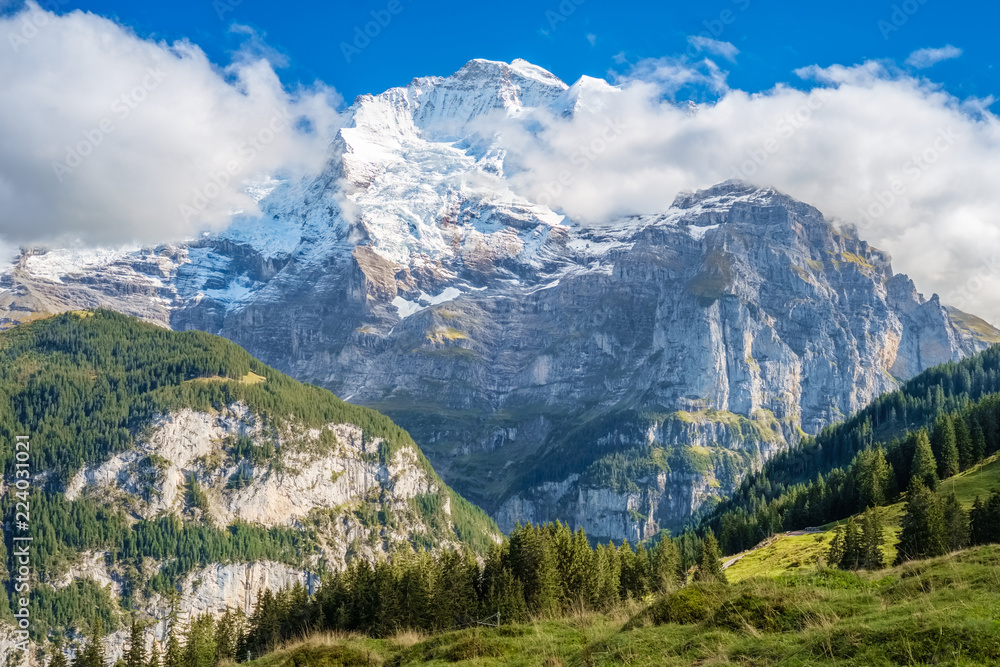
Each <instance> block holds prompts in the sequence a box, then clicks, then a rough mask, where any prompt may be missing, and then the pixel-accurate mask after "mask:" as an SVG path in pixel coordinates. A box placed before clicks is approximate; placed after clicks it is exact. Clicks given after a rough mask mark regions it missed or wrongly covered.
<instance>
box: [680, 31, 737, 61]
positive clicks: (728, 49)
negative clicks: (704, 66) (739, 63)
mask: <svg viewBox="0 0 1000 667" xmlns="http://www.w3.org/2000/svg"><path fill="white" fill-rule="evenodd" d="M688 44H690V45H691V46H693V47H694V48H695V49H697V50H698V51H705V52H707V53H711V54H713V55H717V56H722V57H723V58H725V59H726V60H728V61H730V62H736V56H738V55H739V54H740V50H739V49H738V48H736V46H735V45H734V44H731V43H729V42H720V41H719V40H717V39H712V38H711V37H705V36H704V35H691V36H690V37H688Z"/></svg>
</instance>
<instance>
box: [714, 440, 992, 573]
mask: <svg viewBox="0 0 1000 667" xmlns="http://www.w3.org/2000/svg"><path fill="white" fill-rule="evenodd" d="M993 489H1000V457H997V456H994V457H992V458H990V459H987V460H986V461H984V462H983V463H982V464H980V465H978V466H976V467H974V468H971V469H969V470H966V471H965V472H963V473H960V474H958V475H955V476H954V477H950V478H948V479H946V480H944V481H942V482H941V485H940V487H939V488H938V493H941V494H947V493H951V492H954V493H955V496H956V497H957V498H958V500H959V502H961V503H962V506H963V507H965V509H969V508H970V507H972V502H973V501H974V500H975V498H976V496H980V497H981V498H982V499H983V500H984V501H985V500H986V499H987V498H988V497H989V495H990V492H991V491H992V490H993ZM903 506H904V503H902V502H899V503H896V504H894V505H889V506H888V507H885V508H883V511H884V512H885V513H886V514H885V520H886V526H887V527H886V545H885V553H886V562H889V563H891V562H893V560H894V559H895V558H896V542H897V541H898V540H899V531H900V527H899V522H900V519H902V516H903ZM844 523H847V521H846V520H844V521H838V522H835V523H831V524H828V525H826V526H822V527H821V530H820V531H819V532H815V533H805V534H791V535H790V534H782V535H777V536H775V537H774V538H773V539H772V540H771V541H770V542H769V543H768V544H767V546H765V547H763V548H761V549H756V550H753V551H750V552H747V553H746V554H744V555H742V557H740V559H739V560H738V561H737V562H736V563H734V564H733V565H732V566H731V567H729V568H728V569H727V570H726V576H728V577H729V579H730V581H739V580H743V579H748V578H750V577H757V576H775V575H781V574H786V573H790V572H795V571H801V570H803V569H808V568H810V567H814V566H815V565H816V563H817V562H818V560H819V559H821V558H825V556H826V552H827V551H828V550H829V548H830V542H831V540H832V539H833V531H834V528H836V526H837V525H842V524H844ZM726 560H729V559H728V558H727V559H726Z"/></svg>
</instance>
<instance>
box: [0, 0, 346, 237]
mask: <svg viewBox="0 0 1000 667" xmlns="http://www.w3.org/2000/svg"><path fill="white" fill-rule="evenodd" d="M0 37H2V41H3V43H2V44H0V90H3V104H0V136H2V137H3V138H4V140H3V142H2V143H0V237H2V238H3V239H4V240H5V241H6V242H7V243H45V242H53V243H55V242H60V241H66V240H80V241H82V242H84V243H103V244H114V243H130V242H143V243H157V242H163V241H166V240H179V239H183V238H187V237H189V236H191V235H193V234H196V233H198V232H199V231H202V230H206V229H214V228H218V227H220V226H222V225H224V224H226V222H227V221H228V220H229V218H230V216H231V214H232V213H233V212H234V211H241V210H242V211H246V212H253V211H255V210H256V203H255V201H254V199H253V198H252V197H251V196H250V195H248V194H247V191H246V184H247V183H253V182H257V181H260V180H262V179H264V178H266V177H268V176H271V175H275V174H287V175H289V176H295V175H297V174H306V173H309V172H311V171H314V170H316V169H318V168H319V167H320V166H321V164H322V161H323V158H324V155H325V150H326V146H327V142H326V140H325V138H324V137H325V136H328V135H329V134H330V133H331V132H332V129H333V128H335V127H336V126H337V124H338V123H339V115H338V112H337V108H338V106H339V105H340V102H341V100H340V99H339V96H338V95H337V93H336V91H334V90H333V89H331V88H328V87H326V86H323V85H320V84H318V85H315V86H313V87H310V88H304V89H301V90H296V91H292V92H289V91H286V90H285V89H284V88H283V87H282V84H281V82H280V81H279V79H278V77H277V75H276V74H275V72H274V69H273V67H272V66H271V64H270V63H269V62H268V60H266V59H263V57H261V55H260V52H259V51H260V50H259V49H251V50H248V51H246V52H243V53H240V54H237V56H236V57H235V58H234V61H233V63H232V64H231V65H229V66H228V67H225V68H219V67H216V66H215V65H213V64H212V63H211V62H210V61H209V60H208V58H207V57H206V56H205V54H204V53H203V52H202V51H201V50H200V49H199V48H198V47H197V46H195V45H193V44H191V43H189V42H185V41H179V42H175V43H173V44H167V43H165V42H154V41H151V40H146V39H141V38H139V37H138V36H136V35H135V34H134V33H133V32H132V31H130V30H129V29H127V28H125V27H122V26H120V25H118V24H116V23H114V22H113V21H111V20H108V19H106V18H102V17H99V16H96V15H94V14H89V13H84V12H81V11H74V12H72V13H69V14H64V15H57V14H54V13H52V12H48V11H46V10H44V9H42V8H40V7H39V6H38V5H37V4H35V3H33V2H32V3H28V5H27V6H26V7H25V8H24V9H23V10H22V11H20V12H18V13H15V14H8V15H6V16H2V17H0Z"/></svg>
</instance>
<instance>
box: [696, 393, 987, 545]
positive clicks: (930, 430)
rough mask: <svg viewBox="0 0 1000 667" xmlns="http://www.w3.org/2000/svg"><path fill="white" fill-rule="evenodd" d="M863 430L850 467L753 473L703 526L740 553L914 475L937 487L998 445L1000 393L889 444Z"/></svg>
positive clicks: (898, 487) (870, 501)
mask: <svg viewBox="0 0 1000 667" xmlns="http://www.w3.org/2000/svg"><path fill="white" fill-rule="evenodd" d="M857 432H860V433H864V434H865V435H864V437H865V438H866V439H867V444H866V446H864V447H863V448H861V449H860V450H859V451H858V452H857V453H855V454H854V455H853V458H852V459H851V461H850V463H849V464H848V465H847V466H846V467H842V468H841V467H835V468H833V469H830V470H828V471H826V472H825V473H824V472H819V473H817V474H816V475H815V477H814V478H813V479H812V480H810V481H806V482H798V483H794V484H784V483H782V482H780V481H778V480H775V481H773V482H772V481H771V480H767V479H761V476H760V475H754V476H753V478H752V479H750V480H748V481H747V482H745V483H744V484H743V486H742V487H741V489H740V490H739V491H738V492H737V494H736V495H735V496H734V497H733V498H732V499H730V500H729V501H727V502H726V503H724V504H723V506H722V508H721V509H720V510H719V511H717V512H716V513H714V514H713V515H712V516H710V517H708V518H707V519H706V520H705V521H704V523H703V526H705V527H710V528H712V529H713V530H714V531H716V533H717V534H718V535H719V540H720V543H721V545H722V548H723V551H724V552H725V553H737V552H739V551H743V550H745V549H748V548H751V547H753V546H754V545H756V544H757V543H759V542H761V541H762V540H764V539H766V538H767V537H769V536H771V535H774V534H776V533H779V532H783V531H788V530H797V529H802V528H805V527H808V526H816V525H822V524H825V523H829V522H831V521H838V520H841V519H844V518H847V517H849V516H851V515H853V514H856V513H858V512H863V511H864V510H865V509H867V508H869V507H877V506H881V505H886V504H889V503H890V502H892V501H894V500H895V499H897V498H899V497H900V496H901V494H902V492H904V491H905V490H906V489H908V488H909V487H910V480H911V479H912V478H913V477H916V478H918V479H919V480H920V481H921V482H922V483H923V485H924V486H926V487H928V488H930V489H932V490H933V489H935V488H936V487H937V485H938V483H939V481H940V480H941V479H947V478H948V477H951V476H953V475H956V474H958V473H960V472H962V471H964V470H968V469H969V468H971V467H973V466H976V465H978V464H979V463H981V462H982V461H983V460H984V459H985V458H988V457H990V456H992V455H993V454H995V453H996V452H997V451H1000V395H998V394H992V395H988V396H985V397H983V398H981V399H980V400H978V401H976V402H971V401H965V402H964V403H963V404H962V406H961V409H959V410H956V411H954V412H943V413H939V414H937V415H936V416H935V417H934V418H933V419H932V420H931V421H930V423H929V424H928V426H926V427H921V428H918V429H914V430H911V431H907V432H905V433H904V434H902V435H901V436H898V437H895V438H893V439H892V440H891V441H890V442H889V443H888V445H883V444H882V443H880V442H878V441H875V440H873V439H872V436H871V431H870V430H869V427H868V426H867V423H866V422H862V426H861V427H859V431H857ZM852 437H853V436H852Z"/></svg>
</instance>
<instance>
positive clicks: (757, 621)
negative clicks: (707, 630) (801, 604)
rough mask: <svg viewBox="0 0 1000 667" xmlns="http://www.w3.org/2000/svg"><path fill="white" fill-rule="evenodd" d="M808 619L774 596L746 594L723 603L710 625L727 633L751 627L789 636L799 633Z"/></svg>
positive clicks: (808, 615) (805, 613) (801, 612)
mask: <svg viewBox="0 0 1000 667" xmlns="http://www.w3.org/2000/svg"><path fill="white" fill-rule="evenodd" d="M809 617H810V614H808V613H807V612H806V611H804V610H802V609H800V608H798V607H795V606H794V605H790V604H788V603H787V602H786V601H785V600H783V599H781V598H779V597H777V596H771V595H766V596H765V595H757V594H755V593H750V592H745V593H741V594H740V595H738V596H736V597H735V598H733V599H731V600H727V601H725V602H723V603H722V605H721V606H720V607H719V609H718V611H716V612H715V615H714V616H713V617H712V622H711V624H712V625H714V626H715V627H718V628H728V629H730V630H742V629H744V628H746V627H752V628H756V629H758V630H764V631H765V632H789V631H792V630H801V629H802V628H803V627H805V624H806V622H807V621H808V620H809Z"/></svg>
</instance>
